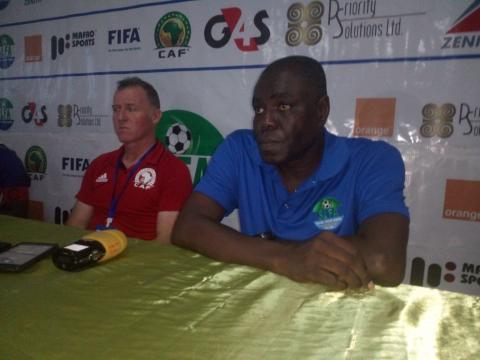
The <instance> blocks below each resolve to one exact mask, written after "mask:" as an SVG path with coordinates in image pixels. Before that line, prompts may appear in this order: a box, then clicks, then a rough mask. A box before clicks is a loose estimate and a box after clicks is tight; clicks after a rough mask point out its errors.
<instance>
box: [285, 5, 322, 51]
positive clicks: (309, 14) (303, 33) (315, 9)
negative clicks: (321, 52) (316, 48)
mask: <svg viewBox="0 0 480 360" xmlns="http://www.w3.org/2000/svg"><path fill="white" fill-rule="evenodd" d="M324 10H325V8H324V6H323V3H321V2H320V1H312V2H311V3H309V4H308V5H304V4H302V3H294V4H292V5H290V7H289V8H288V10H287V19H288V31H287V33H286V34H285V42H286V43H287V45H289V46H297V45H300V44H301V43H302V42H303V43H304V44H305V45H315V44H317V43H318V42H319V41H320V40H321V39H322V36H323V30H322V27H321V23H322V16H323V13H324Z"/></svg>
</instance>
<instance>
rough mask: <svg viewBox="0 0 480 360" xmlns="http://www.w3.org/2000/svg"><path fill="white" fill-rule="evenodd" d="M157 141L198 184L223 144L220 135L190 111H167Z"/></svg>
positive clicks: (158, 130) (160, 123)
mask: <svg viewBox="0 0 480 360" xmlns="http://www.w3.org/2000/svg"><path fill="white" fill-rule="evenodd" d="M156 136H157V138H158V139H159V140H160V141H161V142H162V143H163V144H164V145H165V146H166V147H167V148H168V150H169V151H170V152H172V153H173V154H175V155H176V156H178V157H179V158H180V159H181V160H182V161H183V162H184V163H185V164H186V165H187V166H188V168H189V170H190V173H191V174H192V178H193V182H194V184H197V183H198V181H199V180H200V178H201V177H202V175H203V173H204V172H205V169H206V168H207V163H208V161H209V160H210V158H211V156H212V154H213V152H214V151H215V149H216V148H217V146H218V145H219V144H220V143H221V142H222V141H223V136H222V134H220V132H219V131H218V130H217V129H216V128H215V127H214V126H213V125H212V124H211V123H210V122H209V121H208V120H206V119H205V118H203V117H202V116H200V115H198V114H195V113H193V112H190V111H185V110H169V111H165V112H164V113H163V115H162V119H161V120H160V122H159V123H158V125H157V129H156Z"/></svg>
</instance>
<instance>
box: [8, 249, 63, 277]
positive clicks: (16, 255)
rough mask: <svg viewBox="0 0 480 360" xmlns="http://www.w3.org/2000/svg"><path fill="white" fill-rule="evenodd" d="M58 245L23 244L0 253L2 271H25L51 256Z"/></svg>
mask: <svg viewBox="0 0 480 360" xmlns="http://www.w3.org/2000/svg"><path fill="white" fill-rule="evenodd" d="M57 248H58V245H57V244H50V243H33V242H23V243H19V244H16V245H14V246H12V247H11V248H10V249H8V250H6V251H4V252H2V253H0V271H9V272H19V271H23V270H25V269H26V268H28V267H29V266H31V265H33V264H34V263H36V262H37V261H39V260H41V259H43V258H45V257H47V256H48V255H50V254H51V253H52V252H53V251H54V250H55V249H57Z"/></svg>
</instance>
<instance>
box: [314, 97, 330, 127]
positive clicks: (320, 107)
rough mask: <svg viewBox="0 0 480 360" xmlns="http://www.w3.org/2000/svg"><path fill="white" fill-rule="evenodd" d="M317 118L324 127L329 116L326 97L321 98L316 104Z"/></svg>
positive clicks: (328, 105)
mask: <svg viewBox="0 0 480 360" xmlns="http://www.w3.org/2000/svg"><path fill="white" fill-rule="evenodd" d="M317 112H318V118H319V119H320V123H321V125H322V126H324V125H325V123H326V122H327V119H328V115H329V114H330V98H329V97H328V95H325V96H323V97H321V98H320V99H319V100H318V102H317Z"/></svg>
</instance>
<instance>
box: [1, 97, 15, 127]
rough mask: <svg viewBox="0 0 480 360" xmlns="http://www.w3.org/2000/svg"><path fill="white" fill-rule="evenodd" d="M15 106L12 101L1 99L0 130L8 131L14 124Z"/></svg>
mask: <svg viewBox="0 0 480 360" xmlns="http://www.w3.org/2000/svg"><path fill="white" fill-rule="evenodd" d="M12 110H13V105H12V103H11V102H10V100H8V99H6V98H0V130H8V129H10V127H11V126H12V124H13V117H12V112H13V111H12Z"/></svg>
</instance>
